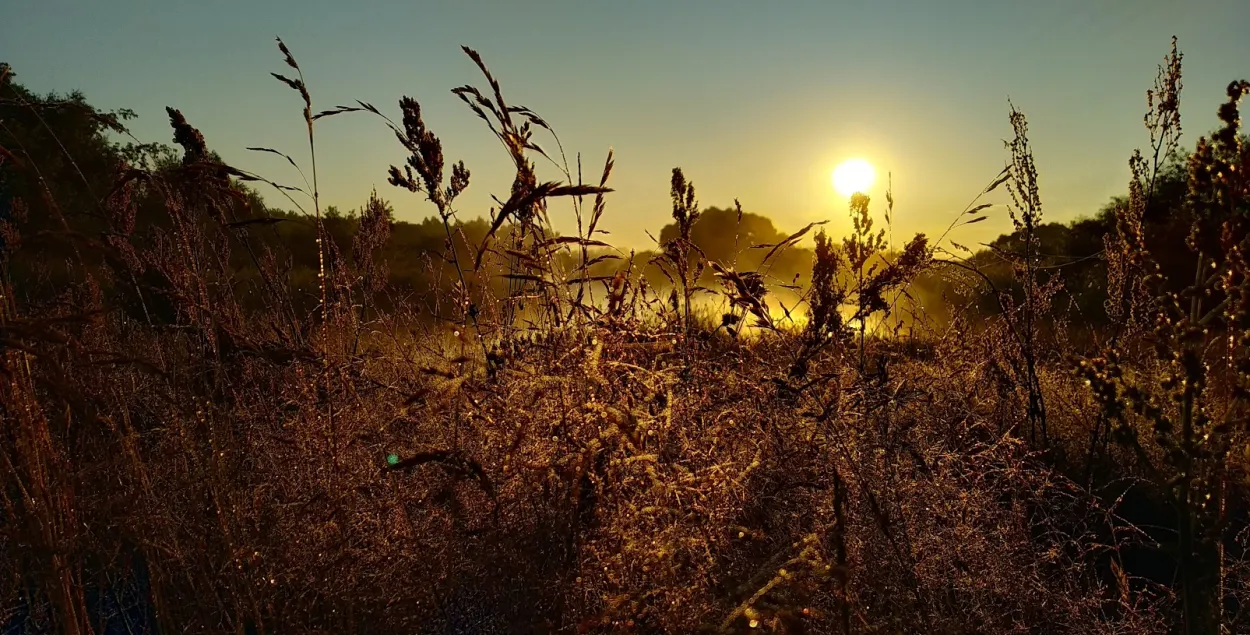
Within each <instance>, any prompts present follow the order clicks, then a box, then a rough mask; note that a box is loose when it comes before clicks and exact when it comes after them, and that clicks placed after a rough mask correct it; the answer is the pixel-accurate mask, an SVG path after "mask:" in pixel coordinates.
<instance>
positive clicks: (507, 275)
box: [499, 273, 552, 286]
mask: <svg viewBox="0 0 1250 635" xmlns="http://www.w3.org/2000/svg"><path fill="white" fill-rule="evenodd" d="M499 277H500V278H506V279H508V280H528V281H530V282H537V283H539V284H545V285H548V286H550V285H551V284H552V283H551V281H550V280H547V279H546V278H544V277H542V276H535V275H533V274H528V273H505V274H500V276H499Z"/></svg>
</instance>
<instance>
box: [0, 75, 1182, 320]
mask: <svg viewBox="0 0 1250 635" xmlns="http://www.w3.org/2000/svg"><path fill="white" fill-rule="evenodd" d="M179 116H180V115H179ZM133 117H134V113H133V112H130V111H126V110H121V111H113V112H104V111H100V110H98V109H96V108H94V107H92V106H91V105H90V104H89V103H88V102H87V101H86V99H85V97H84V96H83V95H82V94H80V93H70V94H67V95H57V94H47V95H38V94H35V93H33V92H31V91H29V90H28V89H26V88H24V87H23V86H22V85H21V84H19V83H17V82H16V81H13V78H12V75H11V74H10V76H9V79H8V80H7V81H6V82H4V83H3V85H0V120H3V121H4V122H5V125H4V127H3V128H0V148H5V149H6V152H7V153H11V155H12V156H4V157H0V222H3V224H4V227H5V228H6V230H5V231H4V233H3V235H2V236H0V240H3V241H4V244H3V249H4V254H5V260H6V261H7V267H8V271H9V273H10V275H11V276H12V278H13V282H14V285H15V288H16V290H17V292H18V293H23V294H28V295H29V296H31V297H43V298H45V299H46V300H48V301H54V300H55V298H56V294H57V290H58V289H60V288H62V287H63V285H61V284H59V282H60V280H61V279H62V278H63V276H64V275H66V271H65V267H66V266H67V265H66V263H68V262H70V258H69V256H70V255H72V254H73V253H74V252H75V251H74V250H75V249H76V246H75V244H74V241H75V240H95V241H104V242H106V243H107V242H109V241H110V236H109V235H108V230H107V223H105V222H104V221H103V218H102V216H101V214H100V213H99V210H100V209H101V202H102V201H105V200H107V199H108V198H109V197H116V196H132V197H137V198H138V200H136V201H134V202H135V203H136V204H135V205H133V208H134V209H135V210H136V211H135V214H134V218H133V219H132V221H133V222H132V227H131V230H132V231H134V232H136V233H140V234H144V233H148V230H151V229H153V228H160V227H162V226H167V225H168V224H169V223H170V219H169V218H168V212H167V211H166V201H167V194H168V193H167V192H161V191H156V190H155V189H153V188H145V187H142V186H143V184H142V183H134V182H127V181H126V178H127V175H128V174H137V173H138V171H137V170H135V171H128V168H129V167H142V168H144V169H148V170H157V171H160V170H173V169H178V168H179V167H180V166H181V163H182V157H181V156H180V154H179V152H177V151H175V150H174V149H173V148H172V147H170V146H168V145H165V144H161V143H139V142H132V141H126V140H127V139H130V137H129V135H128V133H127V131H126V128H125V123H126V121H128V120H130V119H132V118H133ZM54 131H55V132H54ZM119 139H121V140H122V141H118V140H119ZM210 141H211V140H210ZM210 146H211V144H210ZM71 157H72V158H71ZM1159 160H1160V161H1161V163H1162V164H1163V169H1162V170H1161V171H1160V173H1159V177H1158V183H1156V185H1155V188H1154V190H1153V192H1154V194H1153V195H1152V197H1151V198H1150V200H1149V202H1148V204H1147V208H1146V212H1145V214H1144V216H1143V233H1144V236H1145V239H1146V242H1147V244H1148V245H1149V246H1150V248H1151V251H1152V253H1154V254H1156V255H1157V258H1158V260H1159V264H1160V267H1161V268H1163V269H1164V270H1166V271H1187V270H1192V268H1193V266H1194V260H1195V254H1194V253H1193V251H1192V250H1191V249H1189V248H1187V247H1186V244H1185V242H1186V240H1187V237H1188V233H1187V230H1186V229H1185V228H1187V227H1189V226H1190V224H1191V218H1190V217H1189V215H1188V212H1187V208H1186V205H1185V192H1186V180H1187V178H1188V174H1187V173H1186V170H1185V167H1184V166H1185V165H1186V157H1185V156H1179V155H1178V156H1171V157H1160V158H1159ZM19 165H22V166H26V167H24V168H23V169H26V170H35V171H37V175H35V176H36V178H33V179H32V178H20V177H21V175H19V174H17V173H16V170H17V169H18V166H19ZM119 175H121V176H120V180H119ZM53 184H55V185H53ZM253 185H254V184H249V183H244V182H241V181H238V180H233V181H232V183H231V185H230V188H229V191H230V192H231V194H232V195H231V196H227V197H224V198H222V200H219V201H214V202H213V205H214V208H215V209H217V210H218V213H219V214H220V216H221V220H223V221H224V222H225V223H226V224H227V225H229V226H231V227H233V228H234V229H235V230H236V231H235V232H234V234H235V236H236V238H237V239H238V240H239V241H240V243H241V245H242V248H240V249H233V250H231V251H230V254H229V258H230V260H231V267H232V268H233V270H234V271H235V274H236V276H235V277H236V282H235V284H240V283H242V284H262V281H261V280H260V279H259V278H260V276H259V270H258V263H259V262H260V261H261V260H262V259H265V260H267V261H271V262H272V263H274V266H276V267H277V268H278V269H279V270H282V271H283V272H284V274H285V277H286V280H287V283H288V284H290V285H292V287H293V288H294V289H295V290H296V291H297V292H296V294H295V296H296V298H297V302H298V303H299V306H297V307H296V310H300V311H311V310H312V309H313V308H314V307H315V306H316V305H317V293H316V290H317V281H318V275H319V273H320V272H321V268H322V266H323V263H322V261H321V260H320V259H319V253H318V245H317V229H316V224H315V221H314V219H313V218H312V216H311V215H309V214H307V213H306V212H308V211H311V210H305V213H299V212H292V211H290V210H291V209H292V208H293V207H294V206H295V205H297V204H298V202H297V201H298V200H299V199H298V198H296V197H298V196H300V194H298V193H290V192H288V191H285V190H279V193H280V194H282V195H283V196H286V198H281V197H278V198H276V199H275V198H274V196H273V195H272V194H271V195H270V198H269V200H268V201H267V200H266V199H265V198H264V197H262V195H261V194H260V193H259V191H258V189H257V187H261V186H260V185H257V186H256V187H254V186H253ZM203 191H204V190H203V189H200V190H193V189H191V188H188V190H187V191H186V192H181V193H176V194H177V195H179V196H185V197H188V198H189V197H194V196H203ZM145 198H146V201H145ZM274 200H278V201H282V202H284V203H289V205H274V204H272V201H274ZM1124 205H1127V197H1120V198H1116V199H1114V200H1112V201H1110V202H1109V203H1108V204H1107V205H1106V206H1104V207H1103V208H1102V209H1101V210H1099V211H1098V212H1097V213H1096V214H1094V215H1092V216H1090V217H1087V218H1081V219H1078V220H1075V221H1072V222H1069V223H1053V222H1052V223H1048V224H1046V225H1042V226H1040V227H1038V228H1037V230H1036V236H1037V238H1038V247H1037V249H1036V256H1037V262H1036V266H1037V268H1038V270H1039V272H1040V273H1041V275H1042V277H1043V278H1049V277H1052V276H1059V279H1060V280H1062V287H1061V288H1060V290H1059V292H1058V294H1057V296H1056V298H1055V300H1054V302H1055V305H1054V306H1055V315H1056V316H1059V319H1060V320H1062V321H1063V324H1064V327H1065V328H1066V329H1067V330H1068V331H1070V332H1071V333H1076V334H1079V333H1081V332H1083V330H1084V329H1082V328H1079V327H1081V326H1082V325H1086V326H1089V327H1091V330H1092V329H1095V328H1097V327H1098V326H1100V325H1102V324H1104V323H1105V322H1106V319H1107V318H1106V311H1105V309H1104V305H1105V303H1106V301H1107V284H1106V280H1107V267H1106V262H1105V259H1104V258H1103V257H1102V253H1103V250H1104V238H1105V237H1106V236H1108V235H1110V234H1111V233H1112V230H1113V229H1114V225H1115V214H1114V211H1115V209H1116V208H1117V207H1118V206H1124ZM323 211H324V213H323V215H322V216H323V222H324V224H325V228H326V234H327V236H328V237H329V238H330V239H331V242H332V243H333V245H332V249H330V250H329V251H328V257H327V258H326V260H325V262H324V266H325V267H327V268H328V269H327V275H331V274H332V273H333V271H334V269H335V267H336V266H338V265H340V264H343V263H344V261H345V259H350V258H352V257H353V254H356V253H357V252H356V251H355V250H353V248H352V247H353V241H354V240H356V237H357V235H358V233H359V231H360V227H361V218H362V214H365V213H366V212H368V211H371V212H372V213H374V214H380V215H383V216H385V218H386V219H387V220H388V223H387V225H388V229H389V235H388V236H387V237H386V240H385V241H383V242H382V243H381V244H380V245H379V246H377V247H376V249H375V250H374V251H375V253H374V254H373V256H374V260H375V261H377V262H378V263H380V265H379V267H380V271H379V273H380V274H382V275H384V276H385V282H386V284H384V285H379V289H381V288H383V287H384V288H385V289H386V290H387V291H386V294H387V295H386V296H385V297H378V298H375V299H374V302H376V303H377V304H379V305H382V306H385V305H387V304H388V303H389V302H391V301H393V300H395V299H396V294H398V296H402V298H403V299H404V300H405V301H409V302H410V301H412V300H414V299H416V300H417V302H416V304H417V305H418V306H424V307H426V309H427V311H428V312H429V314H430V315H434V314H437V313H438V311H439V308H438V306H437V302H438V298H439V297H445V296H446V292H447V291H448V290H450V289H452V288H453V287H455V286H456V285H458V284H462V279H461V276H462V275H467V276H468V277H469V278H471V279H465V280H464V281H463V283H464V284H468V285H469V286H471V287H472V288H474V289H477V290H478V291H479V292H482V291H483V290H487V289H489V290H491V291H492V292H494V293H495V294H499V295H500V296H502V295H507V294H508V293H516V292H517V285H515V284H510V280H509V279H508V277H507V276H508V268H509V262H510V259H512V258H513V256H510V255H509V254H507V253H503V251H502V250H500V249H499V248H498V247H495V248H494V249H495V253H492V254H489V255H491V256H494V257H492V258H485V259H483V260H484V262H485V263H486V264H485V265H484V266H482V267H480V268H478V269H477V270H476V271H475V270H474V269H475V268H474V267H473V266H472V265H473V264H474V263H475V261H476V260H477V259H478V254H479V250H481V249H483V247H484V246H485V245H487V244H488V242H489V244H493V245H505V244H508V243H509V241H508V240H506V239H502V240H494V241H487V240H486V238H487V236H488V234H489V232H490V223H489V222H488V221H487V220H486V219H482V218H474V219H471V220H458V221H454V222H452V223H448V224H444V222H443V221H442V219H440V218H438V217H437V216H431V217H428V218H426V219H425V220H423V221H421V222H417V223H411V222H404V221H396V220H395V219H394V218H393V209H392V208H391V206H390V205H389V203H387V202H386V200H385V193H381V194H379V193H377V192H375V193H373V195H372V196H370V197H368V198H363V197H362V202H361V205H360V206H359V207H357V208H353V209H349V210H340V209H338V208H335V207H328V208H327V209H325V210H323ZM988 213H990V214H993V213H994V209H992V208H991V209H990V210H989V211H988ZM18 224H20V225H22V226H23V231H22V232H21V235H22V236H23V238H22V241H21V242H19V241H17V239H16V236H17V233H18V232H16V231H13V228H15V227H16V226H17V225H18ZM66 230H69V231H66ZM503 232H504V233H506V232H507V227H504V228H503ZM677 232H678V228H677V226H676V225H675V224H672V223H670V224H669V225H666V226H665V227H663V228H661V229H660V231H659V233H658V234H657V235H655V237H656V238H657V239H658V242H659V244H665V243H666V242H668V241H669V240H671V239H672V238H673V237H674V236H675V235H676V234H677ZM151 235H152V236H154V238H153V239H154V240H159V232H157V233H156V234H151ZM789 237H790V234H788V233H787V232H786V231H783V230H782V229H780V228H778V227H776V226H775V225H774V224H773V222H772V220H771V219H769V218H768V217H766V216H763V215H760V214H756V213H752V212H749V211H748V212H744V211H742V210H741V209H740V208H732V207H708V208H706V209H705V210H704V211H703V213H702V214H701V215H700V216H699V217H698V220H697V221H696V222H695V223H694V225H693V227H692V229H691V236H690V239H691V242H692V243H693V244H694V245H695V246H697V248H698V249H699V250H700V251H701V252H702V256H703V258H702V260H705V261H710V262H717V263H719V264H721V265H722V266H725V267H730V268H733V269H736V270H739V271H756V270H759V271H761V273H764V274H765V280H766V282H767V284H768V286H769V291H770V302H772V303H774V305H773V306H772V308H773V309H775V310H778V311H782V312H785V311H788V310H789V309H791V308H793V307H794V306H795V305H796V304H797V299H798V297H799V294H800V293H801V290H802V289H803V288H804V287H805V286H806V284H807V282H808V278H809V276H810V272H811V267H812V262H813V258H814V256H813V251H812V250H811V249H810V248H807V247H804V246H801V244H794V245H790V246H787V248H785V249H782V250H778V251H775V252H773V250H772V249H771V247H772V246H775V245H778V244H781V243H783V242H785V241H786V240H787V238H789ZM495 238H496V239H500V238H502V236H501V235H496V236H495ZM118 244H120V242H119V243H118ZM936 246H937V248H938V249H939V250H940V253H939V257H944V258H946V259H948V260H951V261H954V262H959V263H961V264H962V265H964V266H961V267H954V266H951V267H937V268H935V269H933V270H931V271H929V272H927V273H926V274H924V275H923V276H922V277H921V278H920V279H918V280H917V281H916V282H915V283H914V284H913V285H912V287H911V288H910V289H909V290H908V291H907V295H908V296H909V299H910V303H908V304H907V306H908V307H910V309H909V313H910V315H908V316H902V315H896V316H894V317H893V318H892V319H893V320H894V324H895V325H897V324H899V323H902V322H906V321H908V320H910V319H911V318H912V316H919V315H924V316H926V317H927V318H929V319H931V320H932V321H933V323H937V324H944V323H946V322H947V321H948V320H949V319H951V318H952V317H953V316H954V315H956V314H958V315H964V316H967V315H972V316H975V315H977V314H978V313H979V314H982V315H990V314H994V313H996V312H997V311H999V309H1000V307H998V306H997V303H998V302H1000V301H1001V297H1002V295H1001V294H998V293H994V292H993V290H995V289H997V290H998V291H1006V292H1014V293H1016V294H1019V293H1020V290H1019V289H1018V288H1016V287H1017V286H1018V283H1017V282H1016V281H1017V280H1018V276H1015V275H1013V273H1012V267H1013V266H1018V264H1015V265H1013V264H1012V263H1018V262H1019V257H1018V256H1019V254H1020V253H1021V246H1022V240H1021V239H1020V236H1019V233H1018V232H1017V233H1012V234H1007V235H1002V236H1000V237H998V238H997V239H995V240H994V241H992V242H990V243H986V244H979V245H963V244H960V243H959V242H958V241H951V240H944V241H941V242H940V243H939V244H937V245H936ZM171 248H172V247H171ZM770 252H772V257H771V258H769V260H768V262H767V263H763V260H764V257H765V255H766V254H768V253H770ZM942 252H944V253H942ZM657 255H658V254H657V252H656V251H654V250H640V251H629V250H623V249H617V248H612V247H605V246H601V245H592V246H590V247H588V248H587V250H586V252H585V256H584V257H585V261H584V262H586V263H589V266H585V267H582V265H583V262H577V261H575V260H577V259H578V253H577V252H576V251H565V252H561V253H560V254H559V256H558V258H559V259H561V262H558V263H554V264H555V265H557V267H555V268H556V269H558V270H562V271H565V272H575V273H571V274H570V276H569V277H568V279H566V280H564V281H561V283H563V284H569V283H577V282H582V283H585V284H587V285H589V286H588V288H589V289H592V290H593V289H594V288H595V287H596V285H606V284H608V283H609V282H610V280H611V279H612V278H613V277H614V276H620V275H628V276H630V277H631V278H632V280H634V281H635V282H638V281H640V280H645V283H646V284H647V285H649V286H650V287H651V288H653V289H655V290H657V291H659V292H660V294H659V295H661V296H662V295H663V294H665V293H668V289H671V288H672V283H671V281H670V280H668V279H667V277H666V276H665V274H664V273H663V271H661V269H660V268H659V267H657V266H655V265H654V264H652V261H653V258H655V257H656V256H657ZM118 257H125V255H124V254H119V255H118ZM348 264H350V263H348ZM762 265H763V266H762ZM579 267H581V268H580V269H579ZM344 269H347V267H344ZM973 270H975V272H978V273H975V274H974V273H972V272H973ZM1168 278H1169V279H1175V278H1176V276H1168ZM134 282H138V283H139V284H137V285H131V284H121V285H116V292H117V293H122V294H126V293H130V294H131V295H135V297H133V298H131V299H130V302H128V306H129V307H130V309H131V314H132V317H134V318H136V319H137V318H140V317H142V318H144V319H149V320H170V321H173V320H174V316H172V315H168V314H167V313H168V305H169V303H167V302H162V299H161V290H160V289H159V288H158V287H156V286H154V285H156V284H157V280H155V279H154V280H152V281H147V282H150V283H151V285H149V286H148V287H146V289H147V291H148V293H146V294H144V291H143V289H145V286H144V284H143V282H144V281H134ZM513 282H514V281H513ZM698 283H699V285H700V286H703V287H706V288H708V289H711V288H714V287H715V286H716V285H717V284H718V281H717V280H716V278H715V276H714V274H713V271H712V270H711V268H710V267H704V268H703V269H702V273H701V275H700V277H699V279H698ZM135 289H138V290H139V291H137V292H136V291H135ZM257 295H260V294H257ZM711 295H712V294H708V296H709V297H710V296H711ZM244 297H245V299H246V297H247V295H246V294H244ZM255 308H262V307H255ZM713 310H714V307H713ZM969 311H971V313H969Z"/></svg>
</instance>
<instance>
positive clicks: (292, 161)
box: [245, 148, 299, 170]
mask: <svg viewBox="0 0 1250 635" xmlns="http://www.w3.org/2000/svg"><path fill="white" fill-rule="evenodd" d="M245 149H246V150H251V151H252V152H268V153H270V154H276V155H278V156H280V157H282V158H284V159H286V161H287V163H290V164H291V167H293V168H295V169H296V170H298V169H299V166H298V165H295V159H292V158H291V157H290V156H288V155H286V154H284V153H282V152H278V151H277V150H274V149H273V148H245Z"/></svg>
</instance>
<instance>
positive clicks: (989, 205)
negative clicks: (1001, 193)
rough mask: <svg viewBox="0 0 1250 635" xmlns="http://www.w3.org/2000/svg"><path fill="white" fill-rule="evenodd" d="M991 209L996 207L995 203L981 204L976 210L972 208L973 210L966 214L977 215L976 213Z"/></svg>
mask: <svg viewBox="0 0 1250 635" xmlns="http://www.w3.org/2000/svg"><path fill="white" fill-rule="evenodd" d="M991 207H994V204H993V203H981V204H980V205H977V206H976V207H974V208H972V209H970V210H968V211H966V212H964V213H965V214H975V213H977V212H979V211H981V210H983V209H988V208H991Z"/></svg>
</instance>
